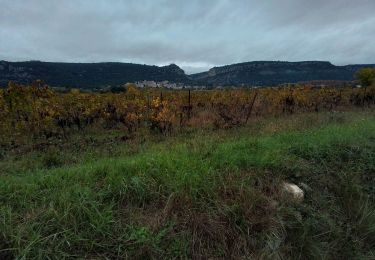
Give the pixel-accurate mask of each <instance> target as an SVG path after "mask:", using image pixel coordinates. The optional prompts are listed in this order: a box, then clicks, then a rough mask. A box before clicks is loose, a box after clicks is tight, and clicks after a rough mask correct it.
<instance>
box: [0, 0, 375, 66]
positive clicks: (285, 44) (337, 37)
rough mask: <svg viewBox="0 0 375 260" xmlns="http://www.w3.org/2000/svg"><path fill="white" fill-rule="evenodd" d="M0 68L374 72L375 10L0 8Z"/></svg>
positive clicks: (284, 0) (289, 4)
mask: <svg viewBox="0 0 375 260" xmlns="http://www.w3.org/2000/svg"><path fill="white" fill-rule="evenodd" d="M0 60H9V61H20V60H42V61H66V62H101V61H121V62H134V63H142V64H143V63H144V64H156V65H165V64H169V63H176V64H177V65H179V66H181V67H182V68H183V69H185V71H186V72H188V73H191V72H198V71H203V70H206V69H208V68H210V67H213V66H217V65H223V64H231V63H236V62H244V61H253V60H288V61H299V60H327V61H331V62H333V63H334V64H338V65H341V64H350V63H375V0H355V1H354V0H263V1H260V0H189V1H187V0H134V1H133V0H122V1H120V0H111V1H109V0H102V1H101V0H0Z"/></svg>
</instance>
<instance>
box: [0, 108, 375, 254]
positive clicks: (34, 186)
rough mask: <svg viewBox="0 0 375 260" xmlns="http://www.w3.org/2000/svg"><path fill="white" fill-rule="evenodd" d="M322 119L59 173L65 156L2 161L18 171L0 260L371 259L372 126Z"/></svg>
mask: <svg viewBox="0 0 375 260" xmlns="http://www.w3.org/2000/svg"><path fill="white" fill-rule="evenodd" d="M320 117H323V118H320ZM338 118H339V120H338ZM318 119H319V120H318V122H321V124H319V123H316V124H315V126H316V127H311V124H310V120H307V119H306V118H304V117H303V116H296V117H294V118H293V119H292V120H289V121H282V120H280V119H268V121H267V122H259V124H263V128H262V130H264V131H263V133H260V132H259V131H260V129H258V127H259V126H249V127H245V128H240V129H234V130H227V131H219V132H212V131H211V132H198V133H192V134H189V135H188V136H186V135H181V136H176V137H171V138H170V139H167V140H165V141H163V142H150V143H148V144H146V145H143V148H141V149H138V150H137V152H136V153H128V152H118V153H116V155H115V156H104V157H100V156H97V155H96V156H94V155H93V156H94V157H93V158H87V159H86V160H84V161H83V162H82V163H74V164H72V163H68V164H65V163H64V156H65V154H64V151H63V153H62V154H60V155H59V153H58V152H56V151H53V153H51V154H50V155H41V156H40V157H38V156H36V155H35V154H31V155H27V156H31V157H32V158H34V159H35V161H36V165H37V166H32V165H28V164H23V166H22V167H19V168H17V167H18V166H17V161H15V160H14V158H11V159H8V161H4V162H3V165H4V166H6V169H10V168H11V167H10V166H11V165H14V166H15V168H17V171H7V172H3V174H2V175H0V178H1V181H0V258H25V259H26V258H27V259H28V258H40V259H46V258H56V259H61V258H70V257H79V258H130V259H134V258H139V259H144V258H203V257H205V258H206V257H213V258H229V257H232V258H241V257H245V258H273V259H277V258H280V259H284V258H292V259H338V258H341V259H349V258H351V259H354V258H358V259H365V258H368V259H372V257H373V256H374V254H375V249H374V243H375V241H374V239H373V238H374V237H375V236H374V235H375V207H374V189H373V187H374V184H375V177H374V169H375V160H374V156H375V142H374V140H375V121H374V117H373V116H371V115H369V114H367V113H360V112H357V113H346V114H341V115H339V116H335V117H334V118H332V115H330V114H329V115H322V116H319V118H318ZM304 124H305V125H306V127H302V125H304ZM271 126H272V129H270V127H271ZM267 129H268V130H267ZM275 129H276V130H275ZM140 146H142V145H140ZM121 149H122V148H120V150H121ZM124 149H127V148H124ZM67 153H68V152H67ZM90 154H92V153H90ZM35 156H36V157H35ZM82 158H83V157H82ZM29 159H30V158H29ZM27 160H28V158H24V159H21V160H20V161H19V162H20V163H25V161H27ZM30 160H31V159H30ZM25 165H26V166H25ZM285 180H287V181H292V182H294V183H296V184H298V185H300V186H301V187H303V188H304V190H305V192H306V196H305V200H304V202H303V203H301V204H298V203H295V202H292V201H290V200H288V198H287V197H285V196H284V195H283V193H282V191H281V190H280V183H281V182H282V181H285Z"/></svg>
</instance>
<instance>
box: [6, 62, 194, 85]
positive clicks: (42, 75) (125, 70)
mask: <svg viewBox="0 0 375 260" xmlns="http://www.w3.org/2000/svg"><path fill="white" fill-rule="evenodd" d="M36 79H41V80H43V81H44V82H45V83H47V84H49V85H51V86H55V87H70V88H73V87H74V88H102V87H105V86H108V85H111V86H113V85H121V84H125V83H127V82H135V81H141V80H154V81H164V80H168V81H170V82H188V81H189V79H188V77H187V76H186V75H185V72H184V71H183V70H182V69H181V68H179V67H178V66H177V65H175V64H171V65H168V66H163V67H158V66H149V65H140V64H132V63H117V62H106V63H60V62H40V61H26V62H7V61H0V86H7V84H8V82H9V81H16V82H19V83H24V84H25V83H30V82H32V81H33V80H36Z"/></svg>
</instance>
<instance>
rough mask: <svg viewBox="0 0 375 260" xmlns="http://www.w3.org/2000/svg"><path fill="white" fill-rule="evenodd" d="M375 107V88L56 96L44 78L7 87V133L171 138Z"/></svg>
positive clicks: (3, 110) (0, 104) (3, 97)
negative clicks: (185, 131)
mask: <svg viewBox="0 0 375 260" xmlns="http://www.w3.org/2000/svg"><path fill="white" fill-rule="evenodd" d="M374 103H375V87H366V88H351V87H350V88H349V87H346V88H343V87H341V88H332V87H329V88H328V87H326V88H324V87H323V88H316V87H309V86H297V87H282V88H281V87H279V88H260V89H234V90H233V89H230V90H207V91H202V90H196V91H190V90H181V91H177V90H174V91H171V90H163V89H137V88H135V87H134V86H128V87H127V88H126V89H124V92H122V93H117V94H115V93H81V92H80V91H79V90H77V89H73V90H71V91H70V92H68V93H59V92H56V91H53V90H52V89H51V88H49V87H48V86H46V85H44V84H42V82H40V81H36V82H34V83H33V84H32V85H31V86H23V85H18V84H15V83H9V86H8V87H7V88H6V89H3V90H0V117H1V119H2V120H1V126H0V136H1V138H2V139H3V141H4V140H13V139H14V137H17V136H23V137H25V136H27V137H30V138H34V139H35V138H38V139H39V138H42V139H44V138H46V139H48V138H51V137H67V136H69V134H71V133H74V132H83V131H84V130H85V129H87V128H95V129H102V130H106V129H119V130H121V131H123V133H124V138H131V137H132V135H133V134H134V133H136V132H138V131H139V130H141V129H147V130H150V131H151V132H157V133H162V134H166V135H167V134H169V133H171V132H172V131H176V130H178V129H182V128H186V127H212V128H230V127H234V126H240V125H244V124H246V123H248V122H249V120H251V119H252V118H254V117H267V116H281V115H290V114H296V113H302V112H322V111H336V110H340V109H346V108H348V107H354V106H357V107H368V106H371V105H373V104H374Z"/></svg>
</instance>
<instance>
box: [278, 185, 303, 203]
mask: <svg viewBox="0 0 375 260" xmlns="http://www.w3.org/2000/svg"><path fill="white" fill-rule="evenodd" d="M282 188H283V190H284V191H285V192H287V193H288V194H290V195H291V196H292V197H293V199H294V200H296V201H297V202H301V201H302V200H303V198H304V196H305V194H304V192H303V190H302V189H301V188H300V187H298V186H297V185H295V184H293V183H288V182H283V184H282Z"/></svg>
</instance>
